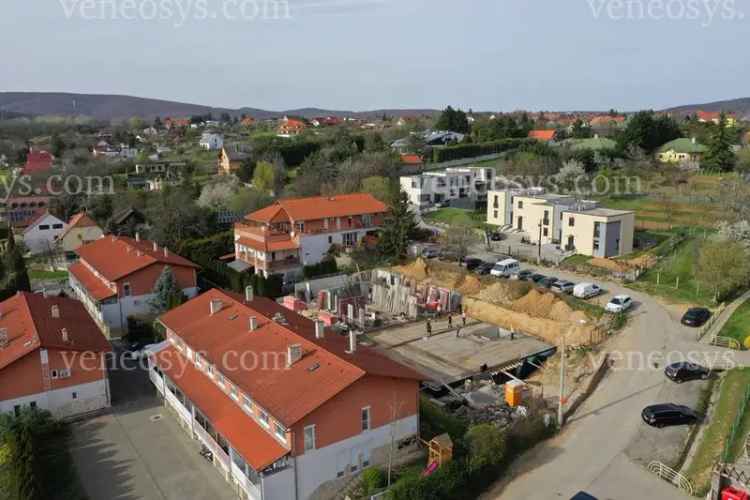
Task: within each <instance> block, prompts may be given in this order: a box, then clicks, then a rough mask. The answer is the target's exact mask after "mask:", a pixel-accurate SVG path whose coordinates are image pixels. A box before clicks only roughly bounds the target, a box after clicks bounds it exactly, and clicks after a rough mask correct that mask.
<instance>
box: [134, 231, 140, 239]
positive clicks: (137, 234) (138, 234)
mask: <svg viewBox="0 0 750 500" xmlns="http://www.w3.org/2000/svg"><path fill="white" fill-rule="evenodd" d="M135 241H141V233H139V232H137V231H136V233H135Z"/></svg>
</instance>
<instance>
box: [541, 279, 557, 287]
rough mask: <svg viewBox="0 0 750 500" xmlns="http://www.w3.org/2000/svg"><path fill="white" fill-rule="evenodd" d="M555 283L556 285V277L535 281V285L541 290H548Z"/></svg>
mask: <svg viewBox="0 0 750 500" xmlns="http://www.w3.org/2000/svg"><path fill="white" fill-rule="evenodd" d="M555 283H557V276H547V277H545V278H544V279H541V280H539V281H537V283H536V284H537V285H538V286H541V287H543V288H550V287H552V285H554V284H555Z"/></svg>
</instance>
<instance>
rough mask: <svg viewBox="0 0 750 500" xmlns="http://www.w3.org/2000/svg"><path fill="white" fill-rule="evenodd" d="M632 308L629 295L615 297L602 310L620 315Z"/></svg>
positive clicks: (631, 300)
mask: <svg viewBox="0 0 750 500" xmlns="http://www.w3.org/2000/svg"><path fill="white" fill-rule="evenodd" d="M631 307H633V299H631V298H630V296H629V295H615V296H614V297H612V300H610V301H609V302H607V305H606V306H604V309H605V310H606V311H607V312H611V313H621V312H625V311H627V310H628V309H630V308H631Z"/></svg>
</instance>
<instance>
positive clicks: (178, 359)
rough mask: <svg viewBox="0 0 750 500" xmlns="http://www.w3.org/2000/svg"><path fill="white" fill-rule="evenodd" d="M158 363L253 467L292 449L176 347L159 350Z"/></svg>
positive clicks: (279, 456)
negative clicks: (263, 426)
mask: <svg viewBox="0 0 750 500" xmlns="http://www.w3.org/2000/svg"><path fill="white" fill-rule="evenodd" d="M156 364H157V366H159V368H160V369H161V371H162V372H163V373H165V374H166V375H167V376H168V377H169V378H170V379H171V380H172V381H174V382H175V383H176V384H178V385H179V386H180V390H181V391H183V392H184V393H185V395H186V396H187V398H188V399H189V400H190V401H192V402H193V403H194V404H195V405H196V406H197V407H198V408H200V410H201V412H203V413H204V414H205V415H206V417H208V419H209V420H210V421H211V424H212V425H213V426H214V427H215V428H216V430H217V431H218V432H219V434H221V435H222V436H223V437H224V438H225V439H226V440H227V441H229V442H230V443H232V447H233V448H235V449H236V450H237V451H238V452H239V453H240V455H242V457H243V458H244V459H245V460H246V461H247V462H248V463H249V464H250V465H251V466H252V467H253V469H255V470H258V471H259V470H263V469H265V468H266V467H268V466H269V465H271V464H273V463H274V462H276V461H277V460H279V459H280V458H282V457H284V456H285V455H287V454H288V453H289V451H288V450H287V449H285V448H284V447H283V446H281V444H279V442H278V441H276V440H275V439H274V438H273V437H271V436H270V435H269V434H268V433H267V432H266V431H265V430H263V429H261V428H260V426H259V425H258V424H257V423H256V422H255V420H253V419H252V418H251V417H250V416H248V415H246V414H245V413H244V412H243V411H242V410H241V409H240V407H239V406H237V403H235V402H234V401H232V399H231V398H230V397H229V396H227V395H226V394H225V393H224V392H222V391H221V390H219V388H218V387H217V386H216V384H214V383H213V381H211V380H210V379H209V378H208V377H207V376H206V375H205V374H204V373H202V372H201V371H199V370H197V369H196V368H195V367H194V366H193V365H192V363H190V362H188V361H187V360H186V358H184V357H183V356H182V355H181V354H180V353H179V352H178V351H177V350H176V349H175V348H174V347H172V346H170V347H167V348H166V349H164V350H163V351H161V352H159V353H158V354H157V355H156Z"/></svg>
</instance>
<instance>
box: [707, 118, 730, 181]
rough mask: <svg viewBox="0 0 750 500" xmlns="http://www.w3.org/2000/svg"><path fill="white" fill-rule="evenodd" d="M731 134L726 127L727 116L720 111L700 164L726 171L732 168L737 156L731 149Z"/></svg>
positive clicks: (711, 168)
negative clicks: (717, 122) (717, 121)
mask: <svg viewBox="0 0 750 500" xmlns="http://www.w3.org/2000/svg"><path fill="white" fill-rule="evenodd" d="M732 142H733V141H732V136H731V134H730V130H729V128H728V127H727V116H726V114H724V113H722V114H721V117H720V118H719V124H718V125H717V126H716V130H715V131H714V133H713V134H712V136H711V140H710V141H709V143H708V151H707V152H706V155H705V157H704V159H703V162H702V165H703V167H704V168H706V169H709V170H717V171H722V172H728V171H730V170H733V169H734V166H735V164H736V163H737V157H736V156H735V154H734V151H732Z"/></svg>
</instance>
